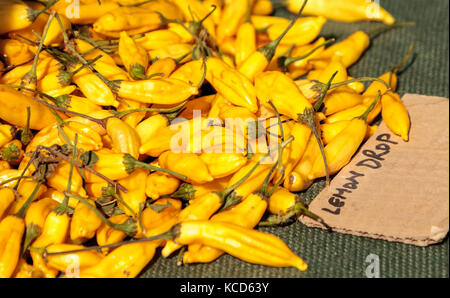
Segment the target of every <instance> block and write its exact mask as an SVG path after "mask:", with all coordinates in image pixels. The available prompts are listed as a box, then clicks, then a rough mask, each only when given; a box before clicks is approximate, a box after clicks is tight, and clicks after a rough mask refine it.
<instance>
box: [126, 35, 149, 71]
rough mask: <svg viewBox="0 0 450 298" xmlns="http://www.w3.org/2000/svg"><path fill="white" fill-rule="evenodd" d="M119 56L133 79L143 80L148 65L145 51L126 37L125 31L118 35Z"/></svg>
mask: <svg viewBox="0 0 450 298" xmlns="http://www.w3.org/2000/svg"><path fill="white" fill-rule="evenodd" d="M119 55H120V58H121V59H122V62H123V65H124V66H125V68H126V69H127V71H128V73H129V74H130V76H131V77H132V78H133V79H135V80H139V79H143V78H145V71H146V70H147V67H148V64H149V57H148V54H147V51H146V50H145V49H144V48H142V47H141V46H140V45H139V44H137V43H136V42H135V41H134V39H132V38H131V37H130V36H128V34H127V33H126V31H122V32H121V33H120V41H119Z"/></svg>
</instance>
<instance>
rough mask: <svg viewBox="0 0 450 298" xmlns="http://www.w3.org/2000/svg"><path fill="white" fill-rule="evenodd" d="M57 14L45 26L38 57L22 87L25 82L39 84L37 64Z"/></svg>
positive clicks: (26, 75)
mask: <svg viewBox="0 0 450 298" xmlns="http://www.w3.org/2000/svg"><path fill="white" fill-rule="evenodd" d="M55 14H56V13H52V14H51V15H50V17H49V18H48V21H47V24H45V28H44V33H43V35H42V38H41V40H40V42H39V46H38V48H37V51H36V55H35V56H34V60H33V65H32V66H31V69H30V71H29V72H27V73H26V74H25V75H24V76H23V78H22V82H21V83H20V84H21V86H23V85H24V83H25V82H27V83H35V84H36V83H37V64H38V60H39V55H40V53H41V51H42V46H43V44H44V41H45V38H46V37H47V33H48V29H50V24H51V22H52V20H53V18H54V17H55Z"/></svg>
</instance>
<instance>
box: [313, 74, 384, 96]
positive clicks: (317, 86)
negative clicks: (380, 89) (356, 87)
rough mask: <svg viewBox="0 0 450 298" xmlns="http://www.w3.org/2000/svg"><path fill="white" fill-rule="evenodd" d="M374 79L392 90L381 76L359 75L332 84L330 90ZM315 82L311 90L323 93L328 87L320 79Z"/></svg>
mask: <svg viewBox="0 0 450 298" xmlns="http://www.w3.org/2000/svg"><path fill="white" fill-rule="evenodd" d="M372 81H377V82H379V83H381V84H383V85H384V86H386V88H387V90H391V86H389V85H388V83H386V82H385V81H383V80H382V79H380V78H372V77H359V78H353V79H350V80H347V81H342V82H339V83H334V84H331V85H330V87H329V88H328V89H329V90H331V89H335V88H337V87H341V86H344V85H348V84H350V83H354V82H372ZM314 82H315V83H316V84H315V85H313V86H312V87H311V90H313V91H318V92H321V93H322V92H323V90H324V88H325V87H326V84H324V83H322V82H319V81H314Z"/></svg>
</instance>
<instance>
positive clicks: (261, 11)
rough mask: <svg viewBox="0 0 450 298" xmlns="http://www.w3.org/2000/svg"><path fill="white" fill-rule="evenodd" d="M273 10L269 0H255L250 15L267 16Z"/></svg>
mask: <svg viewBox="0 0 450 298" xmlns="http://www.w3.org/2000/svg"><path fill="white" fill-rule="evenodd" d="M272 11H273V4H272V1H270V0H256V1H255V4H254V5H253V7H252V15H259V16H267V15H270V14H271V13H272Z"/></svg>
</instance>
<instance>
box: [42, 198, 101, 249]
mask: <svg viewBox="0 0 450 298" xmlns="http://www.w3.org/2000/svg"><path fill="white" fill-rule="evenodd" d="M89 204H91V205H92V206H95V203H94V202H90V201H89ZM101 225H102V220H101V219H100V218H99V217H98V216H97V214H96V213H95V212H94V211H93V210H92V209H91V208H89V207H88V206H87V205H86V204H83V203H79V204H77V206H76V207H75V210H74V212H73V215H72V220H71V221H70V240H72V241H73V242H74V243H82V242H84V241H86V240H88V239H92V238H94V236H95V233H96V232H97V230H98V229H99V228H100V226H101ZM33 246H35V245H34V244H33Z"/></svg>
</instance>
